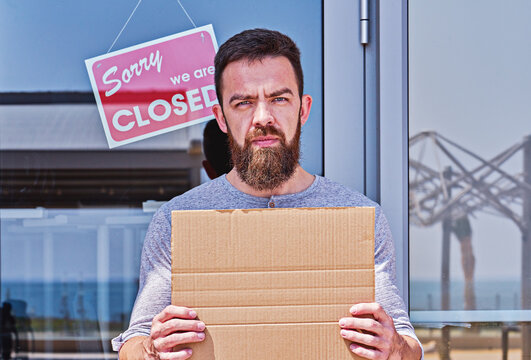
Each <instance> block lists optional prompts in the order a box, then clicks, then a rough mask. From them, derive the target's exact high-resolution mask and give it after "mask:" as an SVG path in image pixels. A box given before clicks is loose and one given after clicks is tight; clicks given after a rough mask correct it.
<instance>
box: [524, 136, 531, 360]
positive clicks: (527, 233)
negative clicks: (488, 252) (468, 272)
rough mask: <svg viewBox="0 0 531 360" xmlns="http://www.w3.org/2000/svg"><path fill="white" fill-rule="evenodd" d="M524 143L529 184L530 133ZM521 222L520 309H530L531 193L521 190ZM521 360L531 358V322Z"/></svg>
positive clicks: (527, 325)
mask: <svg viewBox="0 0 531 360" xmlns="http://www.w3.org/2000/svg"><path fill="white" fill-rule="evenodd" d="M525 140H526V141H525V145H524V181H525V182H526V183H527V184H530V185H531V135H528V136H526V138H525ZM522 197H523V214H522V215H523V216H522V219H523V222H524V233H523V234H522V309H523V310H530V309H531V261H530V259H529V256H530V254H531V193H530V192H529V191H527V190H526V189H523V190H522ZM522 360H531V324H530V323H524V324H522Z"/></svg>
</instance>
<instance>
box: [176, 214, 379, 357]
mask: <svg viewBox="0 0 531 360" xmlns="http://www.w3.org/2000/svg"><path fill="white" fill-rule="evenodd" d="M373 301H374V208H370V207H366V208H293V209H278V208H277V209H250V210H190V211H173V212H172V304H175V305H180V306H187V307H190V308H193V309H195V310H196V311H197V314H198V318H199V319H201V320H202V321H204V322H205V324H206V326H207V330H206V331H205V333H206V339H205V340H204V341H203V342H201V343H198V344H193V345H187V346H186V347H191V348H192V350H193V355H192V359H204V360H206V359H208V360H212V359H216V360H240V359H241V360H243V359H245V360H247V359H253V360H260V359H264V360H265V359H268V360H269V359H301V360H302V359H304V360H311V359H314V360H323V359H335V360H341V359H349V360H350V359H353V358H356V357H355V356H354V355H353V354H352V353H351V352H350V350H349V348H348V345H349V342H348V341H345V340H344V339H343V338H342V337H341V336H340V335H339V330H340V328H339V326H338V320H339V319H340V318H341V317H345V316H350V314H349V309H350V307H351V306H352V305H353V304H354V303H358V302H373Z"/></svg>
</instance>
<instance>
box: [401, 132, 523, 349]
mask: <svg viewBox="0 0 531 360" xmlns="http://www.w3.org/2000/svg"><path fill="white" fill-rule="evenodd" d="M429 144H431V145H432V147H433V150H434V151H433V153H432V154H429V155H427V154H426V148H427V146H428V145H429ZM409 149H410V159H409V219H410V221H411V223H412V224H414V225H417V226H431V225H434V224H436V223H439V222H441V223H442V228H443V249H442V257H443V258H442V272H441V292H442V299H441V305H442V306H441V307H442V309H443V310H448V309H449V254H450V235H451V233H452V232H453V233H455V234H456V235H457V237H458V238H459V240H460V242H461V249H462V252H463V270H464V272H465V282H467V283H468V290H467V289H465V309H467V310H472V309H474V307H475V305H474V303H475V296H474V293H473V273H474V256H473V254H472V248H471V243H470V236H471V231H470V224H469V222H468V215H470V214H474V213H477V212H480V211H482V212H487V213H491V214H494V215H498V216H501V217H504V218H508V219H510V220H511V221H512V222H513V223H514V224H516V226H517V227H518V228H519V229H520V231H521V232H522V278H521V281H522V285H521V289H522V294H521V297H522V309H524V310H528V309H531V261H530V259H529V254H531V136H527V137H525V138H524V139H523V140H522V141H520V142H518V143H516V144H514V145H513V146H511V147H509V148H507V149H506V150H504V151H502V152H501V153H499V154H498V155H496V156H494V157H493V158H492V159H490V160H485V159H483V158H482V157H480V156H478V155H477V154H475V153H473V152H472V151H470V150H467V149H466V148H465V147H463V146H461V145H459V144H457V143H455V142H453V141H451V140H449V139H447V138H445V137H443V136H442V135H440V134H438V133H436V132H421V133H419V134H417V135H415V136H413V137H411V138H410V140H409ZM430 156H431V157H430ZM520 156H521V158H522V162H523V167H522V171H517V172H516V173H511V171H510V170H507V167H508V166H507V164H509V163H510V162H511V161H512V162H511V163H513V162H514V160H516V159H518V157H520ZM428 157H430V158H429V159H426V158H428ZM443 158H444V159H443ZM443 160H445V161H444V166H443ZM433 163H435V167H433V166H432V165H431V164H433ZM513 165H514V164H513ZM518 168H519V166H518ZM467 243H468V246H466V244H467ZM464 244H465V246H463V245H464ZM466 291H468V294H467V293H466ZM467 302H468V303H469V304H468V306H469V307H468V308H467ZM470 304H471V305H470ZM434 321H435V320H434ZM521 321H525V320H521ZM443 330H444V329H443ZM522 339H523V344H522V358H526V359H527V358H529V357H530V356H531V355H530V354H531V326H530V325H523V327H522ZM448 341H449V333H448V330H447V329H446V331H443V342H444V343H448ZM446 348H447V349H448V347H447V346H446ZM447 349H446V351H444V350H443V351H442V352H441V357H442V358H443V359H447V358H449V356H448V352H447Z"/></svg>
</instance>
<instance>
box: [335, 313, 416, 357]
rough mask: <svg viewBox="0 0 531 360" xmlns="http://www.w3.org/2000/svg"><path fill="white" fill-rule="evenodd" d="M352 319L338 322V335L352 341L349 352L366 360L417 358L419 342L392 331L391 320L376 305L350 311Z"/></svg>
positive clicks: (393, 326)
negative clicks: (339, 328)
mask: <svg viewBox="0 0 531 360" xmlns="http://www.w3.org/2000/svg"><path fill="white" fill-rule="evenodd" d="M350 313H351V314H352V317H346V318H342V319H340V320H339V326H340V327H341V330H340V334H341V336H342V337H343V338H345V339H347V340H350V341H352V344H351V345H350V350H351V351H352V352H353V353H354V354H356V355H358V356H361V357H363V358H366V359H376V360H380V359H420V354H421V349H420V346H419V345H418V343H417V342H416V341H415V340H414V339H412V338H410V337H406V336H402V335H399V334H398V333H397V332H396V330H395V325H394V323H393V319H392V318H391V317H390V316H389V315H387V313H386V312H385V310H384V309H383V308H382V307H381V306H380V304H377V303H360V304H356V305H354V306H352V307H351V308H350Z"/></svg>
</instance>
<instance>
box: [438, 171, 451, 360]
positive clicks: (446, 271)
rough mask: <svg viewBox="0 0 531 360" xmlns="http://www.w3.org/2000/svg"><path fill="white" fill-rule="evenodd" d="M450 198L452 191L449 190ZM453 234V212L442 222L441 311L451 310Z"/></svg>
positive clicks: (447, 175)
mask: <svg viewBox="0 0 531 360" xmlns="http://www.w3.org/2000/svg"><path fill="white" fill-rule="evenodd" d="M443 177H444V180H445V181H447V182H448V183H449V182H450V180H451V179H452V168H451V167H447V168H445V169H444V172H443ZM447 193H448V198H450V197H451V194H452V189H451V188H448V189H447ZM451 234H452V217H451V212H449V213H448V215H447V216H446V217H445V218H444V220H443V221H442V262H441V310H449V309H450V236H451ZM439 357H440V359H441V360H450V328H449V327H448V326H445V327H443V328H442V329H441V344H440V346H439Z"/></svg>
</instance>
